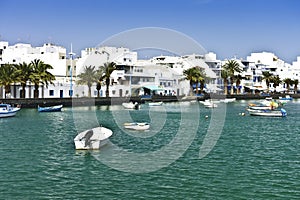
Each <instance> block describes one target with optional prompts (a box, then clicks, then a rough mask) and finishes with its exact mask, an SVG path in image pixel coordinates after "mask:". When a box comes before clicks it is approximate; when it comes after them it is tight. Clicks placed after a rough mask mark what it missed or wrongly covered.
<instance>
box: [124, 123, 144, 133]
mask: <svg viewBox="0 0 300 200" xmlns="http://www.w3.org/2000/svg"><path fill="white" fill-rule="evenodd" d="M124 128H126V129H130V130H136V131H144V130H148V129H149V128H150V124H148V123H135V122H133V123H124Z"/></svg>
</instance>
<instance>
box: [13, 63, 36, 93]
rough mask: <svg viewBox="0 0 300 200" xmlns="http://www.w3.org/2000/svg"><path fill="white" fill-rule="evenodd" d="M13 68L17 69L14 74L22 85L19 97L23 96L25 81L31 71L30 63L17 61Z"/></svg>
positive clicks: (27, 79)
mask: <svg viewBox="0 0 300 200" xmlns="http://www.w3.org/2000/svg"><path fill="white" fill-rule="evenodd" d="M15 68H16V70H17V71H16V74H17V77H18V82H20V83H21V86H22V91H21V94H20V97H21V98H25V95H26V92H25V88H26V83H27V81H29V80H30V75H31V74H32V73H33V67H32V64H27V63H25V62H23V63H19V64H17V65H15Z"/></svg>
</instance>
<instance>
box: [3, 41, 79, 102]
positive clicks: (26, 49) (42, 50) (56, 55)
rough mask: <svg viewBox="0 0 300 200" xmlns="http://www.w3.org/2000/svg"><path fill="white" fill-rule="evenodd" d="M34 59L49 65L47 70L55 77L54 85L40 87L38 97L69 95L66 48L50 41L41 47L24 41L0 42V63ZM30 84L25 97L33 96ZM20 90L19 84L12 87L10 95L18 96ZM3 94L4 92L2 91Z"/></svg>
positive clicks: (69, 78)
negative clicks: (49, 68)
mask: <svg viewBox="0 0 300 200" xmlns="http://www.w3.org/2000/svg"><path fill="white" fill-rule="evenodd" d="M34 59H40V60H41V61H43V62H44V63H46V64H49V65H51V66H52V67H53V69H51V70H49V72H50V73H52V74H53V75H54V76H55V77H56V80H55V81H54V82H53V83H54V85H52V84H50V85H49V86H48V87H41V88H40V93H39V97H40V98H43V97H45V98H51V97H69V95H70V85H71V84H70V80H71V77H70V69H69V70H68V68H67V65H68V64H70V61H68V59H67V52H66V48H64V47H62V46H57V45H54V44H50V43H47V44H44V45H43V46H41V47H33V46H31V44H25V43H17V44H14V45H12V46H9V44H8V42H5V41H1V42H0V64H19V63H23V62H25V63H27V64H29V63H30V62H31V61H33V60H34ZM73 68H76V65H75V61H73ZM72 71H74V69H73V70H72ZM73 81H74V79H73ZM73 84H74V82H73ZM31 86H32V85H31V83H30V82H28V87H27V88H26V98H31V97H33V87H31ZM20 91H21V87H20V85H16V86H15V87H12V93H11V96H12V97H16V98H19V97H20ZM3 94H4V92H2V95H3ZM2 98H4V97H2Z"/></svg>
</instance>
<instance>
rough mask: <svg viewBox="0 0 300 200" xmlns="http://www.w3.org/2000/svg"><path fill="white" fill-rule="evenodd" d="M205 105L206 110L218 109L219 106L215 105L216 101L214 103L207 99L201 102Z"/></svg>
mask: <svg viewBox="0 0 300 200" xmlns="http://www.w3.org/2000/svg"><path fill="white" fill-rule="evenodd" d="M199 102H200V103H202V104H203V105H204V107H205V108H217V107H218V105H217V104H216V103H215V101H212V100H210V99H206V100H205V101H199Z"/></svg>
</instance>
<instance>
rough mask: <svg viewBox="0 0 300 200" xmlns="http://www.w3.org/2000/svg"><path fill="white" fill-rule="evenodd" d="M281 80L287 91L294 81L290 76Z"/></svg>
mask: <svg viewBox="0 0 300 200" xmlns="http://www.w3.org/2000/svg"><path fill="white" fill-rule="evenodd" d="M283 82H284V83H285V84H286V89H287V92H289V91H290V85H292V84H293V83H294V81H293V80H292V79H290V78H285V79H284V80H283Z"/></svg>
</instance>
